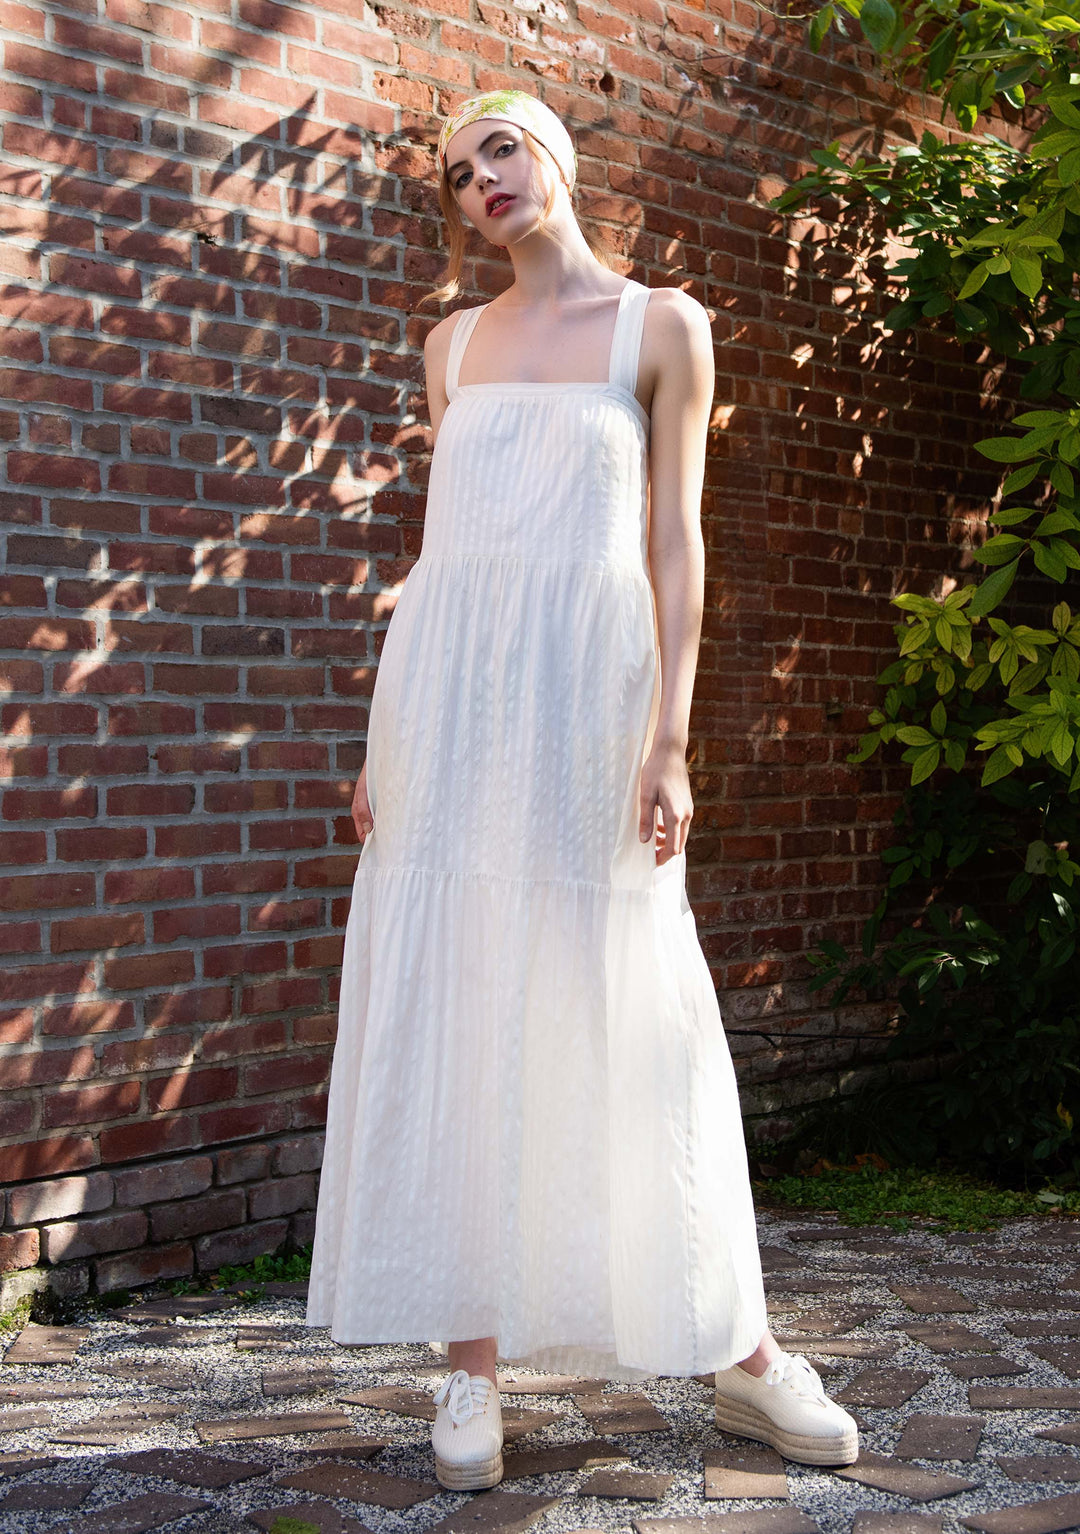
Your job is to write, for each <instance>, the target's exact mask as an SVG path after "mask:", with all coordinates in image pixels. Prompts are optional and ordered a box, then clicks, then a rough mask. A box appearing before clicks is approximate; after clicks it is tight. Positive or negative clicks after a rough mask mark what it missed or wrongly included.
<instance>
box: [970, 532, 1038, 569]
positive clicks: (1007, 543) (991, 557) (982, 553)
mask: <svg viewBox="0 0 1080 1534" xmlns="http://www.w3.org/2000/svg"><path fill="white" fill-rule="evenodd" d="M1026 542H1027V540H1026V539H1025V538H1018V537H1017V535H1016V534H1015V533H998V535H997V537H996V538H988V539H987V541H986V542H985V543H984V544H983V546H982V548H981V549H976V550H975V552H974V558H975V559H977V560H978V561H979V563H980V564H983V565H1003V564H1005V562H1006V560H1009V559H1015V558H1016V556H1017V555H1018V554H1019V552H1020V550H1021V549H1022V548H1023V547H1024V545H1025V543H1026Z"/></svg>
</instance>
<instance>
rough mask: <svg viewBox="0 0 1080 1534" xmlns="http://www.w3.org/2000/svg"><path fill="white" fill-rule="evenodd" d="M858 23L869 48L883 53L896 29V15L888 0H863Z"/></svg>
mask: <svg viewBox="0 0 1080 1534" xmlns="http://www.w3.org/2000/svg"><path fill="white" fill-rule="evenodd" d="M859 22H860V24H861V26H862V29H863V35H864V36H865V38H866V41H867V42H868V43H869V44H870V46H871V48H874V49H876V50H877V52H878V53H884V52H885V50H886V48H888V46H889V44H890V42H891V41H892V38H893V34H894V32H895V31H896V27H897V15H896V12H895V11H894V10H893V8H892V6H891V5H890V4H889V0H863V4H862V7H861V9H860V11H859Z"/></svg>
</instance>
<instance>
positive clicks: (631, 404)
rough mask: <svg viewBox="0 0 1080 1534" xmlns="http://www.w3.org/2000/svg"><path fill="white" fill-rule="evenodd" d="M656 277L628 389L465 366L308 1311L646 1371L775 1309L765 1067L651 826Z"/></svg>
mask: <svg viewBox="0 0 1080 1534" xmlns="http://www.w3.org/2000/svg"><path fill="white" fill-rule="evenodd" d="M648 298H649V289H648V288H646V287H645V286H643V285H642V284H641V283H639V282H635V281H628V282H627V284H626V286H625V288H624V289H623V291H622V293H621V294H620V295H619V303H618V313H617V319H616V324H615V331H614V337H613V342H612V348H611V356H610V367H609V376H608V381H607V382H606V383H582V382H573V383H483V384H459V383H458V382H457V378H458V370H459V368H460V365H461V358H462V355H463V353H464V350H465V347H466V346H467V344H468V340H469V337H470V335H471V334H472V330H473V327H474V326H475V324H476V320H477V317H478V316H479V314H480V313H481V310H482V308H483V307H485V306H483V305H481V306H479V307H477V308H473V309H469V310H467V311H465V313H464V314H463V315H462V316H461V318H460V319H459V320H458V321H457V322H456V324H455V326H454V331H453V335H452V338H451V344H450V351H449V360H448V367H447V378H446V392H447V396H448V400H449V404H448V407H447V410H446V412H445V415H444V418H443V420H442V423H441V427H440V430H439V433H438V440H437V443H436V447H435V451H434V454H433V457H432V462H431V479H430V486H429V492H428V499H427V512H426V520H425V526H424V536H423V546H422V549H421V553H420V556H419V558H418V560H417V561H416V564H415V565H414V566H413V568H412V569H411V570H410V572H409V575H408V579H407V580H406V582H405V585H404V587H403V589H402V591H401V594H400V596H399V599H398V602H397V606H396V608H395V610H394V613H393V617H392V619H391V622H390V624H389V627H388V629H387V632H386V636H385V642H384V648H383V652H382V656H381V659H380V662H379V667H378V672H377V676H376V682H375V688H374V693H373V696H372V700H371V711H370V719H369V726H368V744H367V775H368V776H367V788H368V797H369V800H370V803H371V807H372V812H373V820H374V830H373V831H371V832H370V833H369V835H368V837H367V839H366V841H365V843H364V846H363V848H362V851H361V854H360V860H359V863H358V866H357V869H356V878H355V883H354V886H353V895H352V905H351V909H350V912H349V919H348V924H347V929H346V936H345V952H344V961H343V968H342V976H341V996H340V1005H339V1023H338V1035H337V1044H336V1048H335V1053H334V1060H333V1067H332V1073H331V1082H330V1102H329V1118H328V1124H327V1140H326V1151H325V1158H324V1164H323V1172H322V1182H321V1187H320V1193H319V1203H318V1211H317V1218H316V1232H315V1251H314V1260H313V1265H312V1273H311V1285H310V1291H309V1300H308V1309H307V1321H308V1324H309V1325H313V1326H329V1327H330V1328H331V1336H332V1338H333V1340H334V1341H336V1342H339V1343H354V1344H356V1343H375V1342H393V1341H397V1342H407V1341H430V1340H431V1339H435V1338H440V1339H444V1341H446V1340H449V1339H464V1338H472V1337H485V1336H491V1335H494V1336H496V1337H497V1339H498V1353H499V1358H500V1359H501V1360H503V1361H505V1362H513V1363H518V1364H522V1365H526V1366H530V1367H533V1368H538V1369H545V1370H551V1371H555V1372H561V1371H568V1372H572V1373H584V1374H589V1375H595V1376H599V1377H602V1378H608V1379H615V1380H632V1379H640V1378H643V1377H646V1376H648V1375H652V1374H657V1375H661V1374H666V1375H690V1374H698V1373H703V1372H707V1371H708V1370H711V1369H714V1368H720V1369H722V1368H726V1367H727V1366H728V1365H730V1364H731V1363H733V1362H734V1361H736V1360H737V1359H741V1358H744V1357H746V1356H747V1355H748V1354H749V1353H751V1352H753V1350H754V1348H755V1347H756V1346H757V1344H758V1342H759V1340H760V1338H761V1335H762V1333H763V1332H764V1331H765V1328H766V1325H767V1318H766V1307H765V1298H764V1293H763V1289H762V1281H761V1268H760V1263H759V1258H758V1250H757V1236H756V1229H755V1221H754V1210H753V1204H752V1199H751V1191H750V1184H749V1178H748V1174H747V1163H746V1151H745V1144H744V1139H743V1131H742V1123H741V1118H740V1113H739V1101H738V1095H737V1090H736V1082H735V1076H734V1072H733V1069H732V1064H731V1058H730V1055H729V1052H728V1046H727V1040H726V1038H725V1036H724V1031H723V1026H722V1023H721V1018H720V1010H719V1006H718V1003H717V999H716V993H715V990H714V988H713V983H712V980H711V977H710V974H709V969H708V965H707V963H706V960H705V956H704V954H703V952H702V950H701V947H700V944H699V942H698V937H697V931H696V928H695V924H694V917H693V914H692V912H691V910H690V906H689V904H688V902H687V899H686V892H685V879H686V859H685V854H681V855H679V856H678V857H675V858H673V859H671V860H670V861H669V862H668V863H666V864H665V865H663V866H662V867H661V868H657V866H656V855H655V848H654V845H653V843H652V842H651V841H650V842H648V843H643V842H642V841H641V840H640V839H639V836H638V794H639V783H640V773H641V766H642V762H643V760H644V757H645V754H646V750H647V746H648V744H649V742H650V741H651V736H652V731H653V728H654V726H655V720H656V713H657V705H658V702H659V649H658V645H657V638H656V622H655V611H654V605H653V597H652V588H651V585H650V580H649V574H648V565H647V541H646V496H647V488H648V462H649V460H648V432H649V418H648V415H647V414H646V412H645V411H644V410H643V409H642V407H641V405H640V404H639V402H638V400H637V399H636V397H635V394H634V390H635V386H636V381H637V366H638V353H639V349H640V343H641V334H642V325H643V322H644V316H645V307H646V304H647V302H648Z"/></svg>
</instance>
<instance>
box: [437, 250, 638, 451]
mask: <svg viewBox="0 0 1080 1534" xmlns="http://www.w3.org/2000/svg"><path fill="white" fill-rule="evenodd" d="M644 286H645V285H644V284H643V283H639V282H637V281H636V280H635V279H634V278H632V277H631V278H628V279H627V282H626V284H625V286H624V287H623V289H622V291H621V292H620V294H619V301H618V304H617V306H616V309H615V323H614V325H613V326H612V331H611V341H610V344H609V346H608V364H607V374H608V376H607V377H606V378H596V379H580V378H568V379H533V378H517V379H494V378H492V379H485V380H483V381H482V382H480V383H460V382H457V380H458V379H459V378H460V376H461V365H462V363H463V362H464V360H465V354H466V352H467V351H468V349H469V342H470V341H471V340H472V337H473V332H474V331H475V330H476V326H477V323H478V322H479V318H480V315H481V313H482V312H483V311H484V310H485V309H488V308H490V307H491V304H492V303H493V302H494V300H493V299H489V300H488V302H487V303H486V304H477V305H476V306H475V307H474V308H473V309H472V310H466V311H465V312H466V313H468V314H472V315H474V316H475V318H473V319H471V320H469V321H465V320H459V321H458V322H457V325H456V326H455V336H456V334H457V330H458V328H459V327H460V326H461V325H463V324H466V323H468V324H469V326H470V328H469V332H468V334H467V335H466V336H465V337H464V338H463V341H464V344H463V345H462V347H461V350H460V352H459V354H458V357H457V366H456V368H455V370H454V378H455V383H454V392H453V394H451V395H450V397H449V400H448V406H449V405H451V404H453V401H454V397H455V396H456V395H457V394H459V393H468V392H470V391H471V390H482V389H501V390H502V391H503V392H504V393H509V392H515V391H522V392H526V393H532V392H534V391H537V392H542V391H544V390H547V389H562V390H564V391H567V390H573V391H575V392H583V391H587V390H593V391H595V392H596V393H598V394H614V395H615V396H616V397H617V398H618V399H620V400H622V401H623V402H624V403H626V404H627V405H629V407H630V409H631V411H632V412H633V415H634V419H635V421H636V422H637V424H638V425H639V426H640V427H641V429H642V432H643V434H644V436H645V437H646V438H648V436H649V432H650V428H651V426H652V419H651V417H650V415H649V413H648V411H647V410H646V409H645V406H644V405H643V404H642V403H641V401H640V400H639V399H638V397H637V395H636V394H635V393H634V391H633V390H632V389H628V388H626V386H625V385H624V384H620V383H617V382H616V381H615V380H614V379H613V378H612V376H611V375H612V372H613V371H614V367H615V361H616V350H615V349H616V345H617V342H618V340H619V327H620V325H621V324H622V318H623V313H624V310H625V307H626V303H627V300H628V298H629V296H630V294H631V293H632V292H633V290H634V289H635V288H641V287H644Z"/></svg>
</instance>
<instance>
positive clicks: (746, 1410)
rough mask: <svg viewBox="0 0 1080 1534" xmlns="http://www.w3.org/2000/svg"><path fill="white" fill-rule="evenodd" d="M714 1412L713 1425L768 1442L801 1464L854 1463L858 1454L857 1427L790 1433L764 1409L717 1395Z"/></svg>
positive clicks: (786, 1456) (740, 1435)
mask: <svg viewBox="0 0 1080 1534" xmlns="http://www.w3.org/2000/svg"><path fill="white" fill-rule="evenodd" d="M715 1415H716V1425H717V1427H718V1428H720V1429H721V1430H722V1431H723V1432H725V1433H735V1434H737V1435H738V1436H739V1437H740V1438H754V1439H756V1440H757V1442H758V1443H767V1444H770V1445H771V1446H772V1447H773V1448H774V1449H776V1450H777V1452H778V1453H780V1454H782V1455H783V1456H784V1458H785V1459H792V1460H794V1461H795V1462H796V1463H797V1464H800V1465H853V1464H854V1463H855V1461H856V1460H857V1459H858V1457H859V1433H858V1429H856V1428H850V1429H849V1430H848V1431H847V1432H845V1433H844V1434H842V1435H840V1436H838V1437H830V1438H819V1437H815V1436H814V1435H813V1434H810V1433H791V1432H788V1431H787V1429H785V1428H782V1427H779V1426H778V1425H777V1424H776V1423H775V1422H774V1421H773V1420H772V1418H771V1417H767V1416H766V1415H765V1413H764V1412H761V1411H758V1409H757V1407H756V1406H750V1405H748V1404H747V1402H745V1401H736V1400H733V1399H732V1398H731V1397H730V1396H721V1395H719V1394H718V1395H717V1397H716V1412H715Z"/></svg>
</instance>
